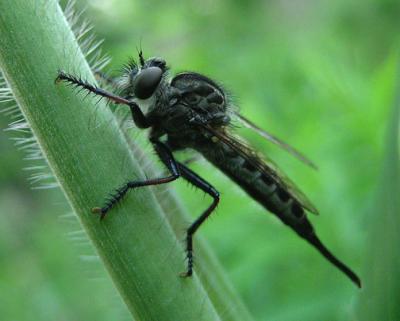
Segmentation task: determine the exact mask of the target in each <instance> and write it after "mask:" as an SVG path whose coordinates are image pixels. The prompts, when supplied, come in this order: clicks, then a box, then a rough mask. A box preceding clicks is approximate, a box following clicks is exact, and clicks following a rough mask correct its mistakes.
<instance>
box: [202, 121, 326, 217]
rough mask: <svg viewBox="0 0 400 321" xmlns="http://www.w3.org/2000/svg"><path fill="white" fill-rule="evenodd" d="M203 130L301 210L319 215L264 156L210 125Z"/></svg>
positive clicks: (308, 201) (301, 193)
mask: <svg viewBox="0 0 400 321" xmlns="http://www.w3.org/2000/svg"><path fill="white" fill-rule="evenodd" d="M201 127H203V128H204V129H205V130H207V131H208V132H210V133H211V134H212V135H214V136H216V137H217V138H218V139H219V140H220V141H222V142H223V143H225V144H227V145H228V146H229V147H231V148H232V149H233V150H235V151H236V152H237V153H239V154H240V155H241V156H242V157H243V158H244V159H245V160H246V161H248V162H249V163H250V164H252V165H253V166H254V167H256V168H257V169H258V170H259V171H261V172H262V173H264V174H266V175H268V176H269V177H271V179H273V180H274V181H275V182H276V183H277V184H278V185H279V186H281V187H283V188H284V189H285V190H286V191H287V192H288V193H289V194H290V196H291V197H292V198H293V199H295V200H296V201H297V202H298V203H299V204H300V205H301V206H302V207H303V208H305V209H306V210H308V211H310V212H311V213H314V214H319V213H318V210H317V209H316V208H315V206H314V205H313V204H312V203H311V201H310V200H309V199H308V198H307V197H306V196H305V195H304V194H303V192H301V191H300V190H299V189H298V188H297V187H296V185H295V184H294V183H293V182H292V181H291V180H290V179H289V178H288V177H287V176H286V175H285V174H283V172H282V171H281V170H280V169H279V168H278V166H277V165H276V164H275V163H274V162H273V161H272V160H270V159H268V158H267V157H266V156H264V155H259V154H258V153H256V151H254V150H253V149H252V148H251V147H250V146H248V145H247V144H246V143H244V142H243V141H241V140H240V139H238V138H237V137H234V136H233V135H231V134H230V133H228V132H227V131H226V130H224V131H222V130H217V129H214V128H212V127H211V126H210V125H202V126H201Z"/></svg>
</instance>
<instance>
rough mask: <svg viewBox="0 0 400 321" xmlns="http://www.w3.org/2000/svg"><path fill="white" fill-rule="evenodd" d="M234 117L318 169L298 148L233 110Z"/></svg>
mask: <svg viewBox="0 0 400 321" xmlns="http://www.w3.org/2000/svg"><path fill="white" fill-rule="evenodd" d="M233 113H234V114H235V115H236V117H237V118H238V119H239V120H240V121H241V123H242V124H243V125H244V126H246V127H247V128H251V129H253V130H254V131H255V132H256V133H257V134H259V135H260V136H261V137H264V138H265V139H267V140H269V141H270V142H272V143H274V144H276V145H278V146H279V147H281V148H283V149H285V150H286V151H287V152H288V153H290V154H292V155H293V156H294V157H296V158H297V159H298V160H300V161H302V162H303V163H305V164H306V165H308V166H310V167H311V168H313V169H318V168H317V166H316V165H315V164H314V163H313V162H312V161H311V160H309V159H308V158H307V157H306V156H304V155H303V154H302V153H300V152H299V151H298V150H296V149H295V148H293V147H292V146H290V145H289V144H287V143H285V142H284V141H282V140H280V139H279V138H277V137H275V136H274V135H272V134H270V133H268V132H266V131H265V130H263V129H261V128H260V127H258V126H257V125H256V124H254V123H253V122H252V121H250V120H248V119H247V118H245V117H244V116H242V115H240V114H239V113H237V112H233Z"/></svg>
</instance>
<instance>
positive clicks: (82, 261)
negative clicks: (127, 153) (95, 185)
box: [0, 0, 400, 321]
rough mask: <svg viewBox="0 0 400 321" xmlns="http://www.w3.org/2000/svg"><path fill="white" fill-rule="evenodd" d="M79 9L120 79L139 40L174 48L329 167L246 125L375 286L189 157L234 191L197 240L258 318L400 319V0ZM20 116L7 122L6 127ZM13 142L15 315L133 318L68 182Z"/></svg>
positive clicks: (4, 191)
mask: <svg viewBox="0 0 400 321" xmlns="http://www.w3.org/2000/svg"><path fill="white" fill-rule="evenodd" d="M78 4H79V5H82V6H85V5H87V6H88V8H87V9H88V10H87V13H86V15H87V17H89V18H90V20H91V21H92V22H93V23H94V26H95V28H94V29H95V32H96V33H97V34H98V35H99V36H100V37H102V38H104V39H105V43H104V50H105V51H107V52H109V53H110V55H111V56H112V57H113V62H112V66H111V68H110V71H111V73H114V74H117V73H118V71H119V69H120V67H121V65H122V64H123V63H124V62H125V61H126V60H127V57H129V56H134V55H136V47H139V45H140V43H141V46H142V48H143V51H144V54H145V55H146V56H155V55H157V56H162V57H164V58H165V59H166V60H167V61H168V63H169V64H170V66H171V69H172V72H177V71H182V70H195V71H199V72H202V73H204V74H206V75H209V76H210V77H212V78H214V79H216V80H219V81H220V82H221V83H222V84H223V85H225V87H226V88H227V89H228V90H229V91H230V92H231V93H232V96H233V99H234V100H235V101H236V102H237V103H238V104H239V105H240V108H241V111H242V113H243V114H244V115H246V116H248V117H249V118H251V119H253V120H255V121H256V122H257V123H258V124H259V125H260V126H262V127H264V128H266V129H268V130H269V131H271V132H273V133H275V134H276V135H278V136H279V137H281V138H283V139H284V140H286V141H288V142H290V143H291V144H292V145H294V146H296V147H298V148H299V149H300V150H302V151H304V153H306V154H307V155H308V156H309V157H310V158H311V159H313V160H314V161H315V162H316V163H317V164H318V165H319V171H318V172H313V171H312V170H309V169H308V168H306V167H304V166H303V165H302V164H299V163H298V162H297V161H296V160H293V159H292V158H291V157H290V156H288V155H287V154H285V153H283V152H280V151H279V150H277V149H276V148H274V147H273V146H271V145H269V144H268V143H266V142H264V141H262V140H260V139H259V138H258V137H256V136H255V135H252V134H251V133H249V132H248V131H246V130H243V131H242V133H243V134H244V135H246V137H247V138H248V139H249V140H250V141H251V142H252V143H253V144H254V145H255V146H256V147H257V148H258V149H259V150H261V151H263V152H264V153H266V154H268V155H270V156H271V157H272V158H273V159H274V160H275V161H277V162H278V163H279V164H280V165H281V167H282V168H283V169H284V170H285V171H286V172H287V173H288V174H289V175H290V176H291V177H292V178H293V179H294V180H295V182H297V183H298V185H300V186H301V187H302V189H303V190H304V191H305V192H306V193H307V194H308V195H309V196H310V198H311V199H312V200H313V201H314V203H315V204H316V205H317V207H318V208H319V210H320V212H321V215H320V217H312V218H311V219H312V221H313V223H314V225H315V227H316V229H317V231H318V234H319V235H320V236H321V239H322V240H323V241H324V242H325V243H326V244H327V245H328V247H329V248H331V249H332V250H333V252H334V253H336V254H337V255H338V256H339V257H340V258H342V259H343V260H344V261H345V262H347V263H348V264H349V265H350V266H351V267H353V268H354V269H355V270H356V271H358V272H359V273H361V276H362V279H363V281H364V284H365V287H364V289H363V290H362V291H359V290H357V289H356V288H355V287H354V286H353V285H352V284H351V283H350V282H349V281H348V280H347V279H345V278H344V277H343V276H342V275H341V274H340V273H339V272H337V271H336V270H335V269H334V268H333V267H332V266H330V265H329V264H328V263H327V262H326V261H325V260H324V259H322V258H321V257H320V256H319V255H318V254H317V253H316V252H315V250H313V249H312V248H310V247H309V246H308V245H307V244H305V242H303V241H301V240H300V239H298V237H296V236H295V235H294V234H293V233H292V232H291V231H290V230H288V229H287V228H286V227H284V226H282V224H280V223H279V222H277V220H276V219H274V218H273V217H272V216H271V215H269V214H268V213H266V212H265V211H264V210H263V209H262V208H261V207H259V206H258V205H257V204H255V202H253V201H252V200H251V199H250V198H248V197H247V196H245V195H244V193H242V192H241V191H240V190H239V189H238V188H237V187H236V186H233V184H231V183H230V182H229V181H228V180H227V179H226V178H224V177H223V175H222V174H220V173H218V172H217V170H215V169H213V168H212V167H211V166H209V165H207V164H206V163H205V162H204V161H200V162H198V163H196V164H194V165H193V166H192V167H193V168H194V169H196V171H198V172H199V173H201V174H202V175H203V176H204V177H205V178H206V179H208V180H209V181H210V182H211V183H213V185H214V186H215V187H217V188H218V189H219V190H220V191H221V194H222V201H221V205H220V207H219V208H218V211H217V213H216V214H215V215H214V217H213V218H211V219H210V220H209V221H208V223H207V224H206V225H205V226H204V228H203V229H202V230H201V232H200V233H202V234H203V235H205V236H206V237H207V238H208V239H209V241H210V243H211V244H212V246H213V247H214V248H215V250H216V252H217V254H218V256H219V258H220V260H221V261H222V263H223V265H224V267H225V269H226V273H227V274H228V275H229V277H230V278H231V279H232V281H233V283H234V284H235V286H236V288H237V289H238V291H239V292H240V293H241V295H242V297H243V299H244V301H245V303H246V304H247V306H248V307H249V309H250V311H251V312H252V313H253V315H254V317H255V319H256V320H274V321H277V320H278V321H280V320H282V321H283V320H307V321H308V320H316V321H317V320H368V319H369V318H370V319H371V320H398V319H399V315H398V312H397V311H396V308H395V307H394V306H395V305H394V304H391V303H395V302H397V301H398V299H399V292H398V291H397V289H398V288H399V286H398V284H396V282H398V281H396V275H395V273H396V271H398V269H397V270H396V267H398V264H399V263H398V262H397V261H398V260H396V259H395V257H394V256H393V253H394V250H392V249H394V248H396V247H395V246H393V247H388V246H386V247H383V246H382V244H399V242H398V239H397V236H396V235H395V234H396V233H395V231H396V229H395V227H398V218H397V217H396V215H393V214H398V212H399V204H398V200H397V197H396V195H398V194H399V184H398V183H396V182H398V179H399V175H398V164H399V162H398V147H399V144H398V140H397V136H398V123H397V121H398V117H399V116H398V113H395V112H392V109H393V108H394V107H393V106H395V108H396V105H395V102H394V97H395V95H396V92H397V90H396V86H395V81H396V73H397V58H398V56H397V48H398V37H399V33H398V19H399V17H400V4H399V3H398V2H397V1H389V0H381V1H379V0H368V1H360V0H354V1H352V2H351V3H349V2H348V1H343V0H336V1H330V2H329V1H320V2H314V1H307V0H303V1H295V2H294V1H286V0H281V1H238V0H237V1H221V0H220V1H208V0H207V1H202V2H199V1H186V2H179V1H170V2H168V3H166V2H163V1H153V0H150V1H141V2H138V1H116V0H114V1H112V0H108V1H106V0H104V1H88V2H87V1H82V3H81V2H78ZM10 121H11V120H10V119H8V118H7V117H6V116H1V118H0V125H1V128H6V126H7V124H8V123H9V122H10ZM389 124H391V126H389ZM390 128H391V131H389V129H390ZM133 135H144V134H143V133H141V134H137V133H133ZM7 136H10V135H7V134H6V133H2V134H1V136H0V150H1V155H0V156H1V157H0V167H1V168H2V169H3V170H2V171H0V204H1V208H0V211H1V214H2V215H1V217H2V224H0V312H1V315H2V319H3V320H16V319H18V320H55V319H57V320H72V319H73V320H117V319H118V320H121V319H129V315H128V313H127V312H126V310H125V308H124V306H123V304H122V302H120V299H119V298H118V295H117V293H116V292H115V290H113V289H112V285H111V282H110V281H109V279H108V277H107V276H106V274H105V272H104V270H103V269H102V267H101V266H100V264H98V262H96V260H95V259H93V257H92V250H91V248H90V245H89V244H88V243H87V242H86V241H85V237H84V235H83V233H81V232H80V230H79V227H78V225H77V223H76V222H73V221H71V220H70V219H68V217H67V216H68V215H65V214H67V213H68V211H69V209H68V208H67V206H66V205H65V203H64V200H63V197H62V195H61V193H60V191H57V190H43V191H37V190H35V191H33V190H31V189H30V187H29V184H28V183H27V177H28V176H29V174H28V173H27V172H26V171H23V170H22V168H24V167H27V166H30V163H29V161H24V160H23V157H24V153H22V152H21V151H17V150H16V148H15V147H14V146H13V142H12V141H11V140H10V139H9V138H8V137H7ZM149 151H150V150H149ZM388 182H390V184H388ZM173 185H174V188H176V189H178V191H179V193H180V195H181V196H182V198H183V199H184V200H185V203H186V204H187V207H188V209H189V212H190V213H193V216H196V215H197V213H200V212H201V210H202V209H203V208H205V207H206V203H208V202H209V199H208V197H204V196H203V194H202V193H201V192H199V191H195V190H192V189H191V188H188V186H187V185H186V184H185V183H183V182H176V183H174V184H173ZM388 186H390V188H388ZM388 227H392V228H388ZM182 228H184V227H182ZM396 242H397V243H396ZM197 259H198V260H201V257H198V258H197ZM210 273H212V271H210ZM379 298H384V299H382V301H380V300H379ZM21 302H24V305H23V308H21ZM383 302H385V304H384V303H383ZM367 307H368V309H367ZM364 311H367V312H364Z"/></svg>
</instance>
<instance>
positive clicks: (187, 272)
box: [179, 271, 193, 278]
mask: <svg viewBox="0 0 400 321" xmlns="http://www.w3.org/2000/svg"><path fill="white" fill-rule="evenodd" d="M192 274H193V273H192V271H186V272H181V273H180V274H179V276H180V277H181V278H188V277H191V276H192Z"/></svg>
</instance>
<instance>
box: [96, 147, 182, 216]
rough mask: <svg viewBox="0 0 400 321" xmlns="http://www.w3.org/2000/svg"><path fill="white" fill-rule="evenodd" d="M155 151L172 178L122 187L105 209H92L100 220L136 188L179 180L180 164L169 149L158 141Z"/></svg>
mask: <svg viewBox="0 0 400 321" xmlns="http://www.w3.org/2000/svg"><path fill="white" fill-rule="evenodd" d="M152 143H153V146H154V149H155V151H156V153H157V155H158V156H159V157H160V159H161V161H162V162H163V163H164V164H165V166H166V167H167V168H168V170H169V171H170V172H171V175H170V176H167V177H162V178H154V179H149V180H146V181H133V182H128V183H126V184H125V185H123V186H122V187H120V188H118V189H117V190H116V191H115V193H114V194H112V195H111V197H110V199H108V200H107V202H106V204H105V205H104V206H103V207H95V208H93V209H92V212H93V213H99V214H100V219H103V218H104V217H105V215H106V214H107V212H108V211H109V210H110V209H111V208H113V207H114V205H116V204H117V203H118V202H119V201H121V199H122V198H123V197H124V196H125V195H126V193H127V192H128V191H129V190H130V189H133V188H136V187H142V186H150V185H160V184H165V183H169V182H172V181H174V180H176V179H177V178H179V176H180V172H179V168H178V164H177V162H176V161H175V159H174V156H173V155H172V153H171V151H170V150H169V148H168V147H167V146H166V145H165V144H163V143H161V142H159V141H157V140H152Z"/></svg>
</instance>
